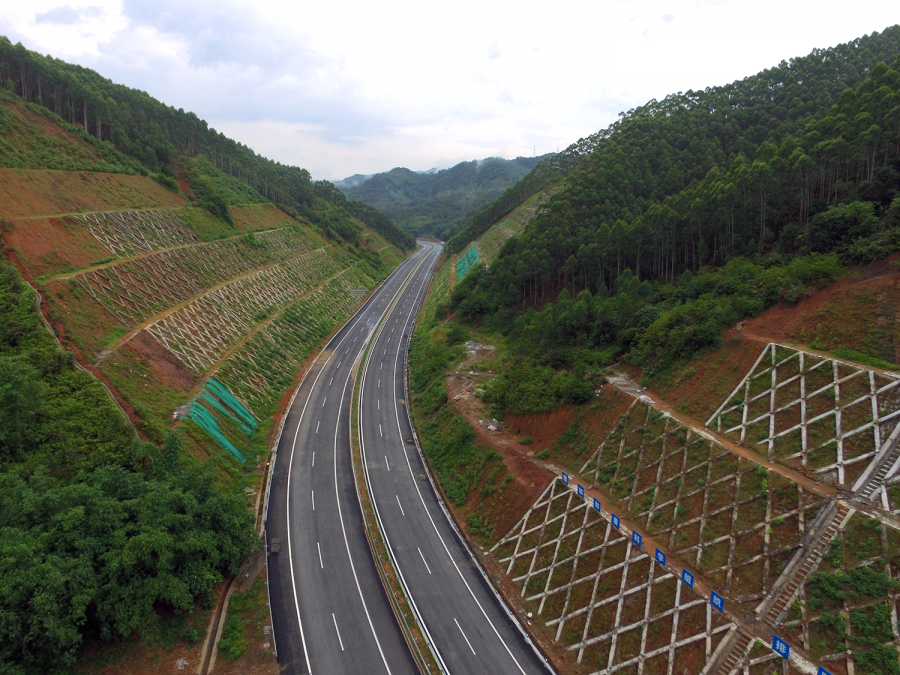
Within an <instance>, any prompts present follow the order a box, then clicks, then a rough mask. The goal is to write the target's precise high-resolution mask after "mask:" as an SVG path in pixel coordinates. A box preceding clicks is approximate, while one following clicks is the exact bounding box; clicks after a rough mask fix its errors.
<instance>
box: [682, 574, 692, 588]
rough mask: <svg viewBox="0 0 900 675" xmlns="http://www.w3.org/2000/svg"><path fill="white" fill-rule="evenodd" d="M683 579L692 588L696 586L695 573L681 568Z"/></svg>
mask: <svg viewBox="0 0 900 675" xmlns="http://www.w3.org/2000/svg"><path fill="white" fill-rule="evenodd" d="M681 580H682V581H683V582H684V583H686V584H687V585H688V586H690V587H691V588H693V587H694V575H693V574H691V573H690V572H688V571H687V570H681Z"/></svg>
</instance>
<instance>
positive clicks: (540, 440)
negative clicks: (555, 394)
mask: <svg viewBox="0 0 900 675" xmlns="http://www.w3.org/2000/svg"><path fill="white" fill-rule="evenodd" d="M575 413H576V408H575V406H574V405H563V406H561V407H559V408H557V409H556V410H552V411H550V412H545V413H535V414H533V415H507V416H506V418H505V420H504V422H505V425H506V428H507V429H509V430H510V431H512V432H513V433H515V434H517V435H519V436H520V437H525V436H528V437H530V438H531V441H532V443H531V446H529V449H530V450H531V451H532V452H540V451H541V450H543V449H544V448H545V447H546V446H547V444H548V443H549V441H550V440H551V439H554V438H556V437H557V436H559V435H560V434H561V433H563V432H564V431H565V430H566V429H568V428H569V426H570V425H571V424H572V420H574V419H575Z"/></svg>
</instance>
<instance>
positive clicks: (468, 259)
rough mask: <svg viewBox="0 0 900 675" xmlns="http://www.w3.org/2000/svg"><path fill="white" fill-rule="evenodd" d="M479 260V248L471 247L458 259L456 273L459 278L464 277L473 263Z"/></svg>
mask: <svg viewBox="0 0 900 675" xmlns="http://www.w3.org/2000/svg"><path fill="white" fill-rule="evenodd" d="M477 262H478V249H477V248H474V247H473V248H470V249H469V252H468V253H466V254H465V255H464V256H463V257H462V258H460V259H459V260H457V261H456V274H457V275H458V278H459V279H462V278H463V277H464V276H466V275H467V274H468V273H469V270H470V269H472V265H474V264H475V263H477Z"/></svg>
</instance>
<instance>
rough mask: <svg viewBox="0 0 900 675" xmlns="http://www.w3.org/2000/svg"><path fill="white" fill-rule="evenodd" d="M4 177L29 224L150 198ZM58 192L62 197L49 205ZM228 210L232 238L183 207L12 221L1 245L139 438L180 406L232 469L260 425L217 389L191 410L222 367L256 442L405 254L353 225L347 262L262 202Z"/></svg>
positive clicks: (152, 186)
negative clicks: (338, 329) (22, 190)
mask: <svg viewBox="0 0 900 675" xmlns="http://www.w3.org/2000/svg"><path fill="white" fill-rule="evenodd" d="M32 174H33V175H32ZM15 176H16V178H17V179H18V185H19V186H23V185H29V184H33V185H34V186H35V189H34V192H35V193H36V196H37V197H38V198H37V199H35V200H34V203H33V204H32V205H31V210H32V213H33V212H34V211H35V210H37V209H38V208H40V207H41V206H44V207H48V206H49V207H51V208H54V209H61V208H71V207H72V206H73V202H76V201H77V202H78V203H79V205H83V204H84V203H88V204H90V205H91V206H93V207H95V209H96V207H97V206H102V205H104V202H106V203H109V202H110V201H113V202H115V201H117V197H115V196H113V197H112V199H110V198H109V194H110V193H113V194H115V193H116V191H117V190H119V191H120V192H121V191H127V190H131V189H133V190H135V191H136V192H137V193H138V195H137V197H136V198H135V199H134V201H135V202H136V204H135V206H143V205H145V204H147V202H148V201H149V200H150V199H153V196H152V195H153V194H154V191H155V190H156V189H157V188H158V185H157V184H156V183H155V182H153V181H151V180H150V179H147V178H140V177H123V176H104V175H100V174H91V175H85V179H84V180H83V181H81V179H80V178H79V181H78V182H74V184H73V182H72V180H71V176H68V175H65V174H62V173H61V172H40V171H36V172H30V171H19V172H16V173H15ZM91 178H93V179H94V180H91ZM123 178H124V179H126V181H123V180H122V179H123ZM97 179H99V180H97ZM132 179H134V180H132ZM58 184H61V185H63V186H66V185H69V186H72V187H71V189H69V190H62V191H60V193H59V194H56V195H55V194H54V190H53V188H54V185H58ZM107 187H111V190H109V192H107V191H106V189H105V188H107ZM143 189H147V191H148V192H149V193H150V195H151V196H150V197H147V196H146V194H144V193H143V192H142V190H143ZM160 189H161V188H160ZM165 194H171V193H165ZM129 196H130V195H129ZM54 197H55V198H54ZM179 201H181V203H182V204H183V203H184V202H183V200H179ZM117 205H118V204H117ZM179 206H180V205H179ZM231 208H232V212H233V213H234V214H236V215H237V216H238V218H237V222H236V225H237V227H239V228H242V229H249V230H253V232H247V233H241V232H239V231H238V230H237V228H233V227H231V226H230V225H228V224H225V223H224V222H223V221H221V220H218V219H215V218H212V217H210V216H209V214H208V213H206V212H205V211H204V210H202V209H197V208H192V207H183V206H180V208H175V209H145V210H127V211H104V210H92V211H89V212H85V213H75V214H70V215H68V216H66V217H52V218H46V217H44V218H41V217H31V218H18V219H16V220H14V221H12V222H10V221H7V226H6V231H4V233H3V234H4V244H5V245H6V247H7V248H6V253H7V256H8V257H10V258H11V259H12V260H14V261H16V262H17V263H18V264H19V267H20V269H22V270H23V271H24V272H25V273H26V274H27V275H28V276H29V277H30V278H31V279H32V280H34V281H38V282H40V283H41V289H42V290H43V291H44V296H45V301H46V310H47V313H48V316H49V317H50V318H51V320H53V321H54V322H55V324H56V328H57V330H58V331H59V333H60V335H61V337H62V339H63V340H64V341H66V343H67V344H69V345H71V346H72V347H74V348H76V349H77V351H78V353H79V354H80V356H81V359H82V360H83V361H84V362H85V364H87V365H90V366H92V368H93V370H94V372H95V374H96V375H98V377H101V378H102V379H103V380H104V381H105V382H107V383H109V384H110V385H111V386H112V387H113V388H114V391H116V392H117V393H118V394H119V396H120V398H121V401H122V403H123V404H124V405H125V407H126V409H127V410H128V411H129V412H130V413H132V414H133V416H134V420H135V421H136V422H137V423H138V427H139V429H141V430H142V431H143V432H144V433H145V434H147V435H148V436H149V437H150V438H153V439H156V440H159V439H161V438H162V435H163V433H164V429H165V427H166V426H167V425H168V424H169V423H170V420H171V416H172V413H173V411H175V409H176V408H178V409H180V410H182V407H183V406H185V405H186V404H190V406H189V408H185V409H183V410H182V412H181V415H182V416H184V415H187V416H188V417H189V418H192V419H194V418H196V420H197V423H198V424H199V425H200V426H196V425H195V424H194V423H193V422H187V424H188V427H189V437H191V438H192V439H193V440H194V441H195V444H196V447H195V449H194V452H195V453H201V448H202V449H203V450H202V453H201V454H206V453H209V452H212V451H213V450H212V448H213V447H214V446H215V443H213V438H217V439H219V440H220V445H223V447H224V448H225V449H227V450H228V451H229V452H231V453H232V454H234V455H235V456H238V457H240V456H242V452H244V451H245V450H246V448H247V446H248V442H249V439H248V434H251V435H252V434H253V433H254V429H255V428H256V427H257V426H258V425H257V424H256V423H254V424H253V425H250V426H247V425H243V426H242V425H240V424H236V423H235V420H234V419H233V418H234V413H235V410H234V408H235V407H238V408H240V407H241V406H240V405H239V404H237V403H235V402H234V399H229V396H230V394H226V393H225V390H221V391H219V390H212V393H210V392H206V393H204V395H203V397H201V398H202V400H201V399H197V400H196V401H194V398H195V396H196V395H197V394H198V392H200V391H201V390H202V389H203V387H204V382H205V380H206V378H207V377H209V376H210V375H212V374H213V373H216V372H217V371H219V370H220V369H221V368H223V367H224V369H223V370H222V371H221V374H220V375H218V376H217V377H219V379H220V380H221V381H222V383H223V385H224V387H226V388H230V389H231V391H233V392H236V393H237V395H238V396H239V397H240V400H241V402H242V404H243V405H244V406H248V407H250V414H251V415H255V416H256V418H257V419H260V420H263V421H264V424H262V426H261V428H260V433H261V434H262V437H263V438H264V437H265V433H266V432H267V430H268V424H269V422H270V420H268V419H266V418H268V417H269V416H270V415H271V414H272V413H273V412H275V409H276V408H277V404H278V401H280V399H281V398H282V396H283V394H284V390H285V388H286V387H287V386H288V385H289V384H290V382H291V381H292V379H293V378H294V377H295V375H296V373H297V371H298V370H299V369H300V367H301V366H302V364H303V362H304V361H305V360H306V358H307V357H308V356H309V355H310V353H311V352H312V350H313V349H314V348H315V346H316V344H318V342H319V341H320V340H321V339H322V338H323V337H325V336H326V335H327V334H328V332H329V331H330V330H331V329H332V328H333V327H334V326H335V325H336V324H337V323H339V322H340V321H341V320H342V319H343V318H344V317H346V316H347V315H348V314H349V312H350V311H351V310H352V308H353V307H355V306H356V304H357V303H358V299H357V298H355V297H354V296H353V295H352V294H351V290H354V289H369V290H370V289H371V288H372V287H373V286H374V284H375V283H377V281H378V280H379V279H380V278H381V277H383V276H384V274H386V273H387V271H389V269H390V267H389V264H393V263H395V262H396V261H399V260H400V259H402V257H403V256H402V254H401V253H400V252H399V251H397V250H396V249H395V248H394V247H393V246H390V245H389V244H388V243H387V242H386V241H384V239H383V238H382V237H381V236H380V235H378V234H376V233H374V232H370V231H366V230H365V228H364V226H362V225H361V224H357V227H359V228H361V231H362V232H363V240H362V246H361V247H360V248H359V249H353V250H348V249H345V248H343V247H341V246H339V245H334V244H330V245H327V244H326V243H325V242H324V241H323V239H322V238H321V236H320V235H319V234H317V233H316V232H315V231H314V230H313V229H311V228H310V227H309V226H305V225H302V224H299V223H298V222H297V221H295V220H293V219H291V218H289V217H288V216H287V215H286V214H284V213H283V212H281V211H279V210H278V209H277V208H276V207H274V206H273V205H271V204H254V205H251V206H245V207H231ZM8 212H11V213H16V211H15V210H14V209H12V208H11V209H8ZM19 213H21V210H20V211H19ZM182 216H184V217H182ZM273 226H274V227H273ZM223 234H224V235H226V236H225V238H221V239H220V238H218V237H221V236H222V235H223ZM209 238H213V239H214V240H213V241H206V242H204V241H201V239H209ZM60 242H64V243H65V246H64V247H62V248H60V247H59V244H60ZM385 261H389V263H388V262H385ZM204 391H206V390H204ZM220 394H221V395H220ZM229 400H230V401H231V405H230V406H229ZM192 401H193V402H192ZM200 427H203V428H205V429H207V430H209V431H210V433H212V437H210V436H207V435H205V434H206V432H204V431H202V430H201V428H200ZM211 443H212V445H211Z"/></svg>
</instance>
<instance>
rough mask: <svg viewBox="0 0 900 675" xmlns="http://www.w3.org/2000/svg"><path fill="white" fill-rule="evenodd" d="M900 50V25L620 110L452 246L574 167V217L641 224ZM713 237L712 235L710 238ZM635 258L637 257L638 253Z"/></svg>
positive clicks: (481, 216) (451, 245) (798, 130)
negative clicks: (722, 82) (733, 79)
mask: <svg viewBox="0 0 900 675" xmlns="http://www.w3.org/2000/svg"><path fill="white" fill-rule="evenodd" d="M898 53H900V26H893V27H891V28H888V29H886V30H885V31H884V32H882V33H877V32H876V33H872V34H871V35H868V36H864V37H862V38H859V39H857V40H854V41H852V42H848V43H846V44H842V45H838V46H836V47H833V48H830V49H816V50H814V51H813V52H812V53H810V54H809V55H807V56H804V57H799V58H794V59H791V60H790V61H782V62H781V63H780V64H778V66H776V67H774V68H771V69H768V70H765V71H763V72H761V73H759V74H757V75H754V76H751V77H748V78H745V79H743V80H739V81H736V82H733V83H732V84H728V85H725V86H720V87H711V88H708V89H705V90H703V91H688V92H678V93H677V94H671V95H669V96H667V97H666V98H665V99H663V100H662V101H656V100H651V101H650V102H648V103H647V104H646V105H644V106H641V107H639V108H635V109H633V110H629V111H628V112H627V113H621V114H620V115H621V119H619V120H618V121H616V122H615V123H614V124H612V125H611V126H609V127H608V128H606V129H603V130H601V131H599V132H597V133H596V134H593V135H592V136H590V137H588V138H586V139H579V140H578V142H576V143H574V144H572V145H571V146H569V147H568V148H566V150H565V151H564V152H562V153H560V154H559V155H557V156H555V157H553V158H550V159H548V160H545V161H543V162H541V163H540V164H539V165H538V166H537V167H535V169H534V170H533V171H532V172H531V173H529V174H528V175H527V176H525V177H524V178H523V179H522V180H521V181H520V182H519V183H517V184H516V185H514V186H513V187H511V188H509V189H508V190H507V191H506V192H505V193H504V194H503V195H501V196H500V197H498V198H497V199H496V200H494V201H493V202H492V203H490V204H488V205H487V206H486V207H485V208H484V209H482V211H480V212H479V213H477V214H475V215H474V216H472V217H470V218H469V219H468V220H467V221H466V224H465V225H464V227H463V228H462V229H461V230H460V232H459V233H458V234H457V235H456V236H454V237H453V238H452V239H451V240H450V241H449V242H448V250H449V251H450V252H451V253H455V252H458V251H460V250H462V249H463V248H464V247H465V246H466V244H468V242H470V241H472V240H473V239H475V238H477V237H478V236H479V235H480V234H481V233H482V232H484V231H485V230H486V229H487V228H488V227H490V225H491V224H492V223H493V222H495V221H496V220H497V219H499V218H500V217H501V216H503V215H504V214H505V213H507V212H509V211H510V210H511V209H512V208H514V207H515V206H516V205H518V204H520V203H522V202H523V201H524V200H525V199H527V198H528V197H529V196H530V195H532V194H534V193H535V192H537V191H538V190H540V189H541V188H542V187H543V186H544V185H546V184H547V183H548V182H551V181H554V180H559V179H561V178H562V177H564V176H566V175H568V174H569V173H570V172H572V171H574V170H575V169H576V167H577V174H578V177H577V179H576V178H573V180H572V181H570V182H569V183H568V187H567V189H566V191H565V193H561V194H559V195H558V197H557V201H556V205H557V206H558V205H559V204H560V203H563V202H566V203H568V204H571V205H573V207H574V208H573V209H572V210H570V213H571V215H572V217H574V218H576V219H577V220H578V221H579V222H582V221H583V220H585V219H586V220H588V221H593V220H594V219H596V222H595V223H594V224H595V225H596V226H597V227H599V225H600V224H601V223H603V224H606V225H607V226H608V227H610V228H613V227H614V226H615V224H616V223H617V221H620V220H621V221H622V223H624V224H628V225H630V226H631V225H634V224H635V223H636V221H637V219H638V217H641V216H643V218H642V219H641V221H642V224H643V223H646V221H647V218H646V214H647V212H648V210H649V209H650V208H651V206H653V205H654V204H659V203H660V202H662V201H663V200H665V198H666V197H668V196H674V195H677V194H679V193H681V192H682V190H684V189H685V188H686V187H687V186H689V185H691V183H692V182H693V181H700V180H702V179H704V178H705V177H706V175H707V173H708V172H709V171H710V170H711V169H712V168H713V167H716V168H717V169H718V170H719V171H721V172H723V173H724V172H727V171H728V170H729V169H730V168H731V167H732V166H733V164H734V162H735V161H736V160H737V158H738V157H739V156H741V155H742V156H743V161H745V162H750V163H751V164H752V162H753V160H754V159H755V158H756V151H757V148H759V147H760V146H761V145H762V144H763V142H764V141H767V140H768V141H769V142H770V143H772V144H774V145H776V146H780V145H781V143H782V142H783V141H784V139H785V138H787V137H788V136H794V137H799V136H800V135H801V134H802V132H803V130H804V129H805V127H806V125H807V123H808V122H809V121H810V120H812V119H814V118H816V117H819V116H821V115H823V114H825V113H826V112H827V111H828V110H829V109H830V108H831V106H832V105H834V104H835V103H836V102H837V101H838V99H839V97H840V95H841V93H842V92H843V91H845V90H846V89H847V88H856V87H858V86H859V84H860V83H861V82H862V81H863V80H864V79H865V78H866V77H867V75H868V74H869V72H870V71H871V70H872V68H874V67H875V66H876V65H877V64H878V63H879V62H882V61H883V62H885V63H888V64H890V63H892V62H893V61H894V59H895V58H896V57H897V55H898ZM809 142H810V143H812V144H811V145H808V146H804V148H805V150H806V151H807V152H808V153H812V152H821V150H822V148H819V149H816V143H815V142H812V141H811V140H810V141H809ZM767 147H768V146H767ZM765 152H766V150H764V151H763V153H764V154H765ZM549 208H551V209H553V208H556V207H553V206H550V207H549ZM766 216H767V218H766V221H767V225H766V227H769V226H770V225H771V224H773V223H774V221H773V220H772V219H773V218H776V219H777V217H778V216H777V215H776V214H775V213H773V212H772V210H771V209H767V210H766ZM621 227H622V226H621V225H620V230H621ZM776 227H777V226H776ZM770 229H771V228H770ZM638 231H640V227H639V228H638ZM710 232H711V231H710ZM772 232H773V234H774V233H775V232H776V230H772ZM676 238H677V241H675V240H672V241H675V244H674V246H675V247H676V248H677V249H678V251H679V252H678V253H676V254H675V258H676V259H677V258H678V256H679V255H683V254H684V250H683V249H684V247H685V246H689V247H691V248H693V247H696V246H697V245H698V243H699V242H698V240H697V239H696V237H695V238H694V240H693V244H690V243H689V241H688V240H684V238H683V237H680V236H679V237H676ZM713 243H714V242H712V241H707V242H705V246H706V247H707V248H710V247H711V246H712V244H713ZM750 246H751V248H752V244H750ZM647 250H649V249H647ZM647 250H645V251H644V253H645V254H647ZM718 255H719V256H720V257H719V258H717V259H721V254H718ZM630 264H631V265H632V266H634V265H636V261H635V260H634V258H633V256H632V260H631V263H630Z"/></svg>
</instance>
